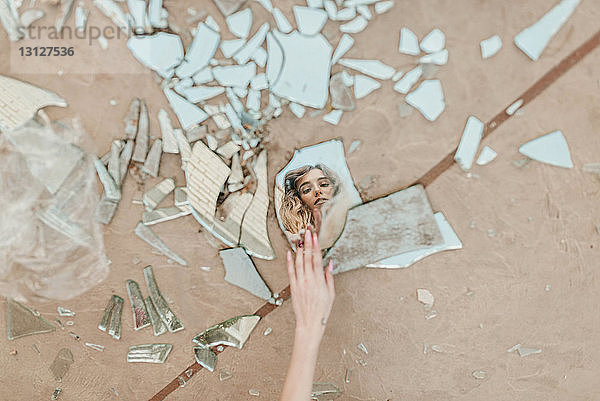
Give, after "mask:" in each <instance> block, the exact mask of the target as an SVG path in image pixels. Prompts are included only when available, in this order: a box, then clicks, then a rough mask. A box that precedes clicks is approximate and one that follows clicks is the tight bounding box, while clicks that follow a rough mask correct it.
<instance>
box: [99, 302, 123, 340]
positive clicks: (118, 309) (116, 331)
mask: <svg viewBox="0 0 600 401" xmlns="http://www.w3.org/2000/svg"><path fill="white" fill-rule="evenodd" d="M113 297H114V304H113V307H112V309H111V315H110V323H109V325H108V334H110V335H111V336H112V337H113V338H114V339H115V340H119V339H120V338H121V314H122V312H123V298H121V297H119V296H116V295H113ZM105 313H106V311H105ZM102 320H103V321H104V317H103V318H102ZM103 321H102V322H101V323H103ZM98 328H100V326H98ZM100 330H103V329H102V328H100ZM103 331H104V330H103Z"/></svg>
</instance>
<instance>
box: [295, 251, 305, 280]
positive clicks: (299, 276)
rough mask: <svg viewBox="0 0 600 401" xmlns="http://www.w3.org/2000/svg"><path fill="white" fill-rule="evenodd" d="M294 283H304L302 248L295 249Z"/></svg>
mask: <svg viewBox="0 0 600 401" xmlns="http://www.w3.org/2000/svg"><path fill="white" fill-rule="evenodd" d="M295 270H296V282H299V283H302V282H303V281H304V247H298V248H296V262H295Z"/></svg>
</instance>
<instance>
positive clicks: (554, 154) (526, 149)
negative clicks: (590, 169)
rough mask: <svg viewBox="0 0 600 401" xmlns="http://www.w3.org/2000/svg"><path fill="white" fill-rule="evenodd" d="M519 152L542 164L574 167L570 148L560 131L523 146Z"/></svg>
mask: <svg viewBox="0 0 600 401" xmlns="http://www.w3.org/2000/svg"><path fill="white" fill-rule="evenodd" d="M519 152H520V153H522V154H523V155H525V156H527V157H528V158H530V159H533V160H537V161H539V162H542V163H546V164H550V165H553V166H558V167H565V168H572V167H573V162H572V161H571V154H570V153H569V146H568V145H567V141H566V140H565V137H564V136H563V133H562V132H561V131H560V130H558V131H554V132H551V133H549V134H546V135H543V136H541V137H539V138H536V139H534V140H532V141H529V142H527V143H525V144H524V145H521V147H520V148H519Z"/></svg>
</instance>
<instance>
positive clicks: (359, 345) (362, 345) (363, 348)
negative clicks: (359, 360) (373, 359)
mask: <svg viewBox="0 0 600 401" xmlns="http://www.w3.org/2000/svg"><path fill="white" fill-rule="evenodd" d="M356 348H358V349H359V350H361V351H362V352H364V353H365V354H366V355H369V351H367V347H365V345H364V344H363V343H360V344H358V345H357V346H356Z"/></svg>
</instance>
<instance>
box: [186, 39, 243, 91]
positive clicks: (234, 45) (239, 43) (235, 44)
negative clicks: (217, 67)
mask: <svg viewBox="0 0 600 401" xmlns="http://www.w3.org/2000/svg"><path fill="white" fill-rule="evenodd" d="M245 43H246V39H232V40H224V41H222V42H221V45H220V47H221V53H223V56H225V57H226V58H231V57H232V56H233V55H234V54H235V53H237V51H238V50H240V49H241V48H242V47H243V46H244V44H245ZM203 71H204V70H203ZM208 71H210V70H208ZM207 78H208V77H207ZM210 81H212V75H211V77H210V79H209V80H208V81H207V82H210ZM194 82H195V80H194ZM196 83H200V82H196Z"/></svg>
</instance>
